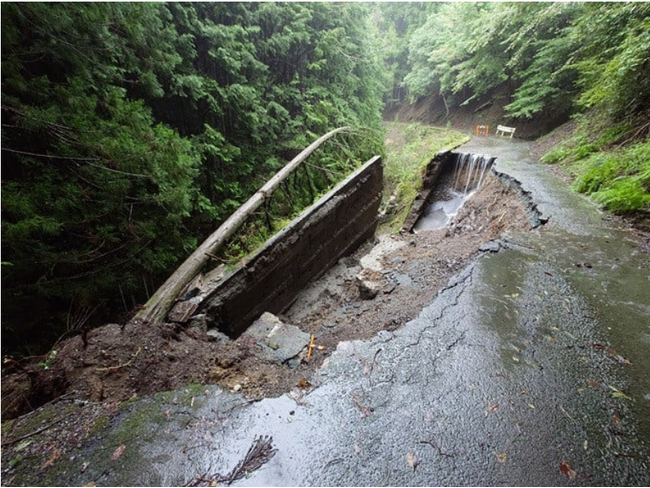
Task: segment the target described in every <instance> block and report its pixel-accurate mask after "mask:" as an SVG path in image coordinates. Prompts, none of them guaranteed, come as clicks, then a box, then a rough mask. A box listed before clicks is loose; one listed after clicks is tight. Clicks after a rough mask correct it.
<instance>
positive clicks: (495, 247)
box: [478, 241, 501, 252]
mask: <svg viewBox="0 0 650 488" xmlns="http://www.w3.org/2000/svg"><path fill="white" fill-rule="evenodd" d="M500 248H501V244H499V242H498V241H490V242H486V243H485V244H483V245H482V246H481V247H479V248H478V249H479V251H483V252H499V249H500Z"/></svg>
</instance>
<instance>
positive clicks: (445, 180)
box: [412, 153, 495, 232]
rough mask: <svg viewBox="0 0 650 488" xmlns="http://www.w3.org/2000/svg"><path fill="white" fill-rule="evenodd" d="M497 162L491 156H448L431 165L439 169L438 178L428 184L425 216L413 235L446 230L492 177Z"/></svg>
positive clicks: (460, 154)
mask: <svg viewBox="0 0 650 488" xmlns="http://www.w3.org/2000/svg"><path fill="white" fill-rule="evenodd" d="M445 156H446V157H445ZM437 157H438V156H437ZM494 160H495V158H494V157H491V156H484V155H482V154H471V153H458V154H456V153H452V154H451V156H447V155H444V156H443V159H442V160H441V161H436V158H434V160H433V161H432V162H431V165H434V166H439V168H438V169H437V171H435V173H436V177H433V178H430V179H429V181H428V184H429V188H428V189H427V190H425V191H427V196H426V199H425V201H424V204H422V205H420V206H419V208H420V209H421V213H420V216H419V218H418V219H417V221H416V222H415V225H414V226H413V228H412V230H413V232H422V231H429V230H437V229H442V228H443V227H446V226H447V225H448V224H449V223H450V222H451V221H452V220H453V218H454V217H455V216H456V214H457V213H458V211H459V210H460V208H461V207H462V206H463V205H464V204H465V202H466V201H467V200H469V199H470V198H472V196H473V195H474V193H475V192H476V191H477V190H478V189H479V188H480V187H481V184H482V183H483V182H484V180H485V178H486V177H489V169H490V168H491V167H492V165H493V163H494Z"/></svg>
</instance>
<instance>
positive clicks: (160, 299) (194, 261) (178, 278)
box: [135, 127, 347, 322]
mask: <svg viewBox="0 0 650 488" xmlns="http://www.w3.org/2000/svg"><path fill="white" fill-rule="evenodd" d="M345 130H347V127H339V128H338V129H334V130H333V131H330V132H328V133H327V134H325V135H324V136H322V137H321V138H319V139H318V140H316V141H314V142H313V143H312V144H310V145H309V147H307V149H305V150H304V151H302V152H301V153H300V154H298V155H297V156H296V157H295V158H293V159H292V160H291V162H290V163H289V164H287V165H286V166H285V167H284V168H282V169H281V170H280V171H278V172H277V173H276V174H275V176H273V177H272V178H271V179H270V180H269V181H267V182H266V184H265V185H264V186H263V187H262V188H260V189H259V190H258V191H257V192H255V194H254V195H253V196H252V197H251V198H250V199H249V200H248V201H247V202H246V203H244V204H243V205H242V206H241V207H239V208H238V209H237V211H235V213H233V214H232V215H231V216H230V217H229V218H228V219H227V220H226V221H225V222H224V223H223V224H221V226H220V227H219V228H218V229H217V230H216V231H215V232H213V233H212V234H211V235H210V236H209V237H208V238H207V239H206V240H205V241H204V242H203V244H201V245H200V246H199V247H198V248H197V249H196V251H194V252H193V253H192V254H191V255H190V257H188V258H187V259H186V260H185V262H184V263H183V264H181V265H180V266H179V267H178V269H176V271H174V273H173V274H172V275H171V276H170V277H169V278H168V279H167V281H165V283H163V285H162V286H161V287H160V288H158V290H156V293H154V295H153V296H152V297H151V298H150V299H149V301H148V302H147V303H146V304H145V306H144V307H143V308H142V310H140V311H139V312H138V314H137V315H136V316H135V320H139V321H148V322H163V321H164V320H165V319H166V318H167V314H168V313H169V310H170V309H171V308H172V306H173V305H174V303H175V301H176V298H177V296H178V295H179V294H180V293H181V291H183V289H184V288H185V286H186V285H187V284H188V283H190V281H192V280H193V279H194V278H195V277H196V276H197V275H198V274H199V272H200V271H201V268H203V266H204V265H205V263H206V262H207V261H208V259H209V255H210V254H215V252H216V251H217V249H219V247H221V246H222V245H223V244H224V243H225V242H226V241H227V240H228V239H229V238H230V237H231V236H232V235H233V234H234V233H235V232H236V231H237V229H239V227H241V225H242V224H243V223H244V221H245V220H246V219H247V218H248V216H249V215H250V214H251V213H253V212H254V211H255V210H256V209H257V208H258V207H259V206H260V205H261V204H262V203H263V202H264V201H265V200H266V199H267V198H270V197H271V195H272V194H273V192H274V191H275V189H276V188H277V187H278V186H279V185H280V183H282V182H283V181H284V180H285V179H286V178H287V177H288V176H289V175H290V174H291V173H292V171H293V170H294V169H295V168H297V167H298V165H300V163H302V162H303V161H304V160H305V159H307V158H308V157H309V155H311V153H313V152H314V150H316V149H317V148H318V147H319V146H320V145H321V144H322V143H323V142H325V141H326V140H328V139H329V138H330V137H332V136H333V135H334V134H337V133H339V132H343V131H345Z"/></svg>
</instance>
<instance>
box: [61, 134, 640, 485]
mask: <svg viewBox="0 0 650 488" xmlns="http://www.w3.org/2000/svg"><path fill="white" fill-rule="evenodd" d="M459 151H461V152H477V153H483V154H491V155H495V156H498V160H497V164H496V171H497V172H498V173H503V174H506V175H508V176H509V177H510V178H514V179H516V180H518V181H520V182H521V184H522V187H523V189H524V190H525V191H526V192H528V193H529V194H530V198H531V199H532V202H533V203H534V204H535V205H536V206H537V208H538V210H539V211H540V212H541V214H542V218H543V220H547V223H546V225H544V226H542V227H540V228H538V229H536V230H534V231H531V232H529V233H518V234H511V235H507V236H505V237H504V239H503V240H502V241H500V246H501V249H500V251H499V252H497V253H494V252H486V253H485V254H484V255H483V256H481V257H480V258H479V259H477V260H476V261H475V262H474V263H472V264H471V265H470V266H468V267H467V268H465V269H464V270H463V271H462V272H461V273H460V274H459V275H458V276H456V277H455V278H454V279H453V280H452V281H451V282H450V284H449V286H448V287H447V288H445V289H444V290H442V291H441V292H440V293H439V294H438V295H437V296H436V298H435V299H434V301H433V302H432V303H431V304H430V305H429V306H428V307H427V308H426V309H424V310H423V311H422V313H421V314H420V316H419V317H418V318H417V319H416V320H414V321H412V322H409V323H408V324H406V325H405V326H404V327H403V328H401V329H400V330H398V331H396V332H382V333H380V334H379V335H378V336H377V337H375V338H374V339H373V340H371V341H363V342H361V341H356V342H351V343H341V344H340V345H339V347H338V349H337V350H336V352H334V353H333V354H332V356H331V358H330V359H329V361H328V362H327V363H326V365H325V366H324V367H323V368H322V369H321V370H320V372H319V374H318V375H317V377H315V378H312V379H311V380H310V381H311V383H312V384H313V385H314V388H313V389H312V390H310V391H307V392H302V393H301V392H299V390H296V391H295V392H294V397H293V398H292V397H290V396H289V395H283V396H282V397H279V398H272V399H266V400H263V401H261V402H257V403H247V402H246V401H245V399H244V398H243V397H241V396H239V395H236V394H231V393H228V392H223V391H221V390H220V389H219V388H217V387H213V386H206V387H196V388H193V389H181V390H178V391H177V392H174V393H170V394H165V395H159V396H157V397H154V398H149V399H144V400H141V401H140V402H138V403H136V404H135V405H134V406H133V407H132V408H131V409H129V410H127V411H126V412H124V413H123V414H122V415H121V416H120V417H118V418H116V419H113V421H112V428H111V429H110V430H106V431H104V432H103V433H101V434H100V435H99V436H97V438H95V439H94V440H93V441H92V442H91V443H89V444H88V445H87V447H86V448H84V452H82V453H81V454H80V455H79V457H78V459H84V460H86V461H87V462H88V463H89V464H88V468H87V470H86V471H85V472H84V473H83V474H81V473H79V472H78V471H77V470H75V469H74V468H72V467H71V468H70V469H68V470H64V471H63V472H62V473H61V474H60V477H59V482H60V483H62V484H75V483H77V484H83V483H87V482H88V481H89V480H94V482H95V483H96V484H97V486H102V485H112V486H128V485H177V486H183V485H186V484H187V483H190V482H191V481H192V480H193V479H195V478H196V477H200V476H204V477H206V478H208V477H210V476H212V475H216V474H217V473H220V474H222V475H227V474H228V473H231V472H232V470H233V468H235V467H236V465H237V463H238V462H239V461H240V460H242V459H243V457H244V456H245V454H246V452H247V450H248V448H249V447H250V446H251V443H252V442H253V440H254V439H255V438H256V437H257V436H260V435H269V436H272V437H273V446H274V448H275V449H276V452H275V455H274V456H273V457H272V458H271V460H270V461H269V462H268V463H266V464H264V465H263V466H262V467H260V468H259V469H257V470H256V471H255V472H254V473H253V474H252V476H250V477H248V478H244V479H242V480H239V481H236V482H235V483H233V485H241V486H244V485H255V486H276V485H277V486H295V485H307V486H310V485H319V486H322V485H332V486H343V485H345V486H370V485H372V486H384V485H390V486H411V485H420V486H421V485H428V486H432V485H434V486H435V485H472V486H476V485H490V486H496V485H516V486H527V485H535V486H544V485H581V486H582V485H615V486H617V485H618V486H620V485H627V486H629V485H648V484H650V475H649V474H648V467H649V466H650V462H649V457H648V456H649V452H650V451H649V447H648V444H649V443H650V426H649V419H650V381H649V380H648V374H647V372H648V371H649V366H650V272H649V271H648V256H647V255H644V254H643V253H641V252H639V251H638V250H636V248H635V246H634V244H633V242H631V241H630V240H629V239H628V235H627V234H626V233H625V232H623V231H619V230H615V229H612V228H610V227H609V226H608V224H607V222H606V221H605V220H604V214H601V213H600V212H598V211H597V210H596V208H595V207H594V205H593V204H592V203H591V202H589V201H588V200H587V199H585V198H583V197H582V196H580V195H576V194H574V193H571V192H570V190H568V189H566V188H565V187H564V186H563V185H561V184H559V183H558V182H557V181H556V180H555V179H554V177H553V176H552V175H550V173H549V172H548V171H547V170H546V169H545V168H544V166H542V165H540V164H538V163H535V162H533V161H532V160H531V159H530V157H529V155H528V146H527V145H526V143H522V142H516V141H514V142H513V141H510V140H509V139H494V138H480V139H475V140H474V141H472V142H470V143H469V144H468V145H467V146H465V147H463V148H461V149H460V150H459ZM608 348H609V349H608ZM627 362H631V364H627ZM125 433H126V434H129V435H130V437H129V443H128V448H127V450H126V451H125V453H124V455H123V456H122V457H121V458H120V459H118V460H117V461H114V462H111V461H109V460H108V457H109V455H110V453H111V452H113V449H114V448H115V446H117V445H119V444H120V443H122V442H123V440H120V438H119V436H120V435H122V436H123V435H124V434H125ZM77 464H78V462H77Z"/></svg>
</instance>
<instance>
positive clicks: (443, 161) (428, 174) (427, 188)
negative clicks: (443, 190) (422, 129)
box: [402, 151, 457, 232]
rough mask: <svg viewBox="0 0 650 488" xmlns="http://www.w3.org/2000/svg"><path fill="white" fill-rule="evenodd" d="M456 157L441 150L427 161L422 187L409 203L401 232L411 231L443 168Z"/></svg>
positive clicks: (449, 152)
mask: <svg viewBox="0 0 650 488" xmlns="http://www.w3.org/2000/svg"><path fill="white" fill-rule="evenodd" d="M456 157H457V155H456V154H455V153H452V152H451V151H442V152H439V153H436V155H435V156H434V157H433V159H432V160H431V161H430V162H429V164H428V165H427V168H426V170H425V173H424V177H423V179H422V187H421V188H420V190H419V191H418V194H417V196H416V197H415V200H413V205H411V210H409V213H408V215H407V216H406V219H404V224H403V225H402V231H403V232H411V231H412V230H413V227H414V226H415V223H416V222H417V220H418V219H419V218H420V215H421V214H422V210H423V208H424V206H425V205H426V204H427V202H428V200H429V196H430V195H431V192H432V191H433V190H434V188H435V187H436V183H437V182H438V179H439V178H440V175H441V174H442V171H443V169H445V168H447V167H448V166H449V165H450V164H452V163H453V162H455V161H456Z"/></svg>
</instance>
